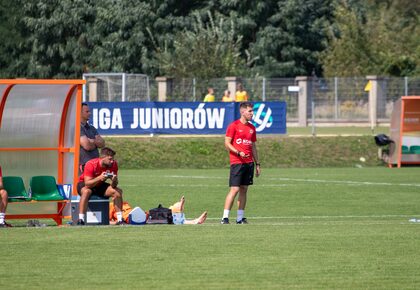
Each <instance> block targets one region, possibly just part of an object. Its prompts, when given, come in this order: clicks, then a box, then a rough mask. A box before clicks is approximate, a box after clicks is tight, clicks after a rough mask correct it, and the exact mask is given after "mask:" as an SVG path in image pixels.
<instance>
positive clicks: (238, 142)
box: [221, 102, 261, 224]
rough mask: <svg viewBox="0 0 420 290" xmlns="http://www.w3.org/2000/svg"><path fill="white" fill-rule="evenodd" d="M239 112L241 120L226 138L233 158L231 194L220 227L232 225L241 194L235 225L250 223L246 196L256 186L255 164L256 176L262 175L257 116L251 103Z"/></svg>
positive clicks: (230, 128)
mask: <svg viewBox="0 0 420 290" xmlns="http://www.w3.org/2000/svg"><path fill="white" fill-rule="evenodd" d="M239 109H240V114H241V118H240V119H238V120H236V121H234V122H232V123H231V124H230V125H229V127H228V128H227V131H226V137H225V147H226V149H227V150H228V151H229V155H230V178H229V187H230V191H229V193H228V194H227V196H226V200H225V207H224V211H223V218H222V221H221V224H229V213H230V210H231V208H232V205H233V202H234V200H235V198H236V195H237V194H238V193H239V197H238V214H237V217H236V223H237V224H246V223H248V222H247V220H246V218H245V217H244V216H245V206H246V194H247V191H248V185H251V184H253V177H254V163H255V167H256V176H257V177H258V176H259V175H260V174H261V167H260V163H259V159H258V152H257V146H256V144H255V142H256V141H257V133H256V130H255V127H254V125H252V124H251V123H250V121H251V120H252V116H253V115H254V110H253V105H252V104H251V103H250V102H243V103H241V105H240V106H239Z"/></svg>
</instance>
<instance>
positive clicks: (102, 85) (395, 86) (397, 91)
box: [83, 74, 420, 122]
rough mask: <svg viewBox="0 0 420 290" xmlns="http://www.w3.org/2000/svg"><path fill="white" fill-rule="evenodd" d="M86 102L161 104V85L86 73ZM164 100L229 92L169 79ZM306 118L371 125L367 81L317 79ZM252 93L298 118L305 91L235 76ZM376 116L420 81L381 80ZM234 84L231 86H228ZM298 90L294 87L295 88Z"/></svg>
mask: <svg viewBox="0 0 420 290" xmlns="http://www.w3.org/2000/svg"><path fill="white" fill-rule="evenodd" d="M83 77H84V78H85V79H86V81H87V84H86V85H85V87H84V96H83V97H84V98H83V99H84V100H86V101H157V100H159V98H158V95H159V89H158V86H157V81H156V80H154V79H149V78H148V77H147V76H145V75H139V74H85V75H84V76H83ZM169 80H170V81H168V83H167V92H168V93H167V95H166V96H165V97H166V101H188V102H195V101H197V102H200V101H202V100H203V99H204V97H205V95H206V94H207V89H208V88H209V87H211V88H213V89H214V95H215V97H216V101H221V99H222V96H223V93H224V91H225V90H227V89H228V80H227V79H224V78H218V79H210V80H201V79H196V78H183V79H176V78H175V79H169ZM306 81H307V84H308V92H307V106H308V107H307V110H306V111H307V118H308V119H313V120H314V121H316V122H348V121H356V122H367V121H369V118H370V115H369V112H370V107H369V106H370V105H369V90H370V89H372V88H371V87H370V86H371V84H369V80H368V78H366V77H354V78H317V77H311V78H308V79H307V80H306ZM235 83H236V84H237V83H242V84H243V87H244V89H245V90H246V91H247V92H248V95H249V97H250V101H285V102H287V118H288V120H289V121H292V122H293V121H295V120H297V119H298V118H299V94H301V93H302V89H301V87H299V83H298V81H297V80H296V79H295V78H262V77H258V78H242V79H240V78H237V79H236V80H235ZM375 83H376V86H377V88H376V89H377V94H376V95H377V108H376V111H377V118H378V120H381V121H387V120H388V119H389V118H390V116H391V113H392V109H393V104H394V102H395V101H396V100H398V99H399V98H400V97H401V96H405V95H420V78H408V77H405V78H377V79H375ZM230 85H232V83H231V84H230ZM291 88H294V89H291Z"/></svg>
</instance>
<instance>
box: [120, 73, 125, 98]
mask: <svg viewBox="0 0 420 290" xmlns="http://www.w3.org/2000/svg"><path fill="white" fill-rule="evenodd" d="M125 75H126V74H125V73H123V74H122V89H121V95H122V96H121V98H122V101H123V102H125Z"/></svg>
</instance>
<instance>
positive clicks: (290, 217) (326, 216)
mask: <svg viewBox="0 0 420 290" xmlns="http://www.w3.org/2000/svg"><path fill="white" fill-rule="evenodd" d="M413 216H416V215H415V214H412V215H405V214H403V215H401V214H385V215H325V216H319V215H317V216H271V217H270V216H254V217H252V216H248V217H247V218H248V219H253V220H263V219H331V218H349V219H353V218H390V217H403V218H406V217H413ZM207 219H208V220H220V219H221V218H220V217H218V218H210V217H208V218H207Z"/></svg>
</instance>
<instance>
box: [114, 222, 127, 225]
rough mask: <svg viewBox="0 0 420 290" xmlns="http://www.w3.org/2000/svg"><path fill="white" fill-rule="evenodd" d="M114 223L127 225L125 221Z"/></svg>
mask: <svg viewBox="0 0 420 290" xmlns="http://www.w3.org/2000/svg"><path fill="white" fill-rule="evenodd" d="M115 225H117V226H125V225H127V223H126V222H125V221H119V222H117V223H116V224H115Z"/></svg>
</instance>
